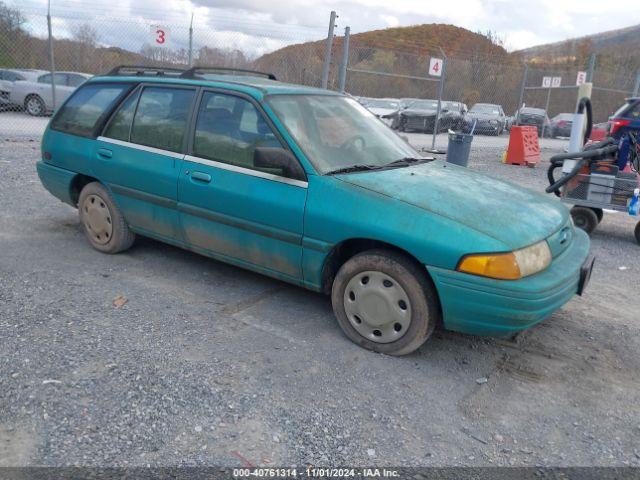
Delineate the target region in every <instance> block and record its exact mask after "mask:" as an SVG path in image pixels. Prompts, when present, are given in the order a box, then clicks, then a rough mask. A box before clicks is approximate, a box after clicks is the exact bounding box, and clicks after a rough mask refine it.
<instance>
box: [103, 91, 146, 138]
mask: <svg viewBox="0 0 640 480" xmlns="http://www.w3.org/2000/svg"><path fill="white" fill-rule="evenodd" d="M137 103H138V92H136V93H135V94H133V95H131V96H130V97H129V98H127V99H126V100H125V101H124V103H123V104H122V105H121V106H120V108H119V109H118V111H117V112H116V114H115V115H114V116H113V118H112V119H111V121H110V122H109V125H107V128H106V129H105V131H104V133H103V136H105V137H109V138H114V139H116V140H122V141H125V142H128V141H129V131H130V130H131V122H132V121H133V114H134V113H135V111H136V105H137Z"/></svg>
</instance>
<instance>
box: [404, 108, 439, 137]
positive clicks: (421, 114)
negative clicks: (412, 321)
mask: <svg viewBox="0 0 640 480" xmlns="http://www.w3.org/2000/svg"><path fill="white" fill-rule="evenodd" d="M437 110H438V101H437V100H415V101H413V102H411V103H410V104H409V106H407V107H406V108H405V109H403V110H401V111H400V113H399V114H398V125H397V126H398V130H400V131H401V132H413V131H415V132H425V133H427V132H433V128H434V126H435V122H436V111H437Z"/></svg>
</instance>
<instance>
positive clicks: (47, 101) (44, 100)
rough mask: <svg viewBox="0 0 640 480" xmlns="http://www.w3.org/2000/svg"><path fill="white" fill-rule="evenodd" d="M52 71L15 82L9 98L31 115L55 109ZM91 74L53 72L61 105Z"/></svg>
mask: <svg viewBox="0 0 640 480" xmlns="http://www.w3.org/2000/svg"><path fill="white" fill-rule="evenodd" d="M51 78H52V77H51V73H45V74H43V75H40V76H38V78H37V79H35V80H31V81H27V80H20V81H17V82H15V83H14V84H13V89H12V90H11V93H10V95H9V100H10V101H11V103H13V104H15V105H22V106H24V109H25V111H26V112H27V113H28V114H29V115H33V116H36V117H37V116H40V115H46V114H48V113H50V112H52V111H53V109H54V105H53V95H52V93H53V92H52V91H51V90H52V88H51ZM89 78H91V75H89V74H87V73H78V72H56V73H54V74H53V80H54V81H55V89H56V102H57V105H60V104H61V103H62V102H64V101H65V100H66V99H67V97H69V95H71V94H72V93H73V91H74V90H75V89H76V88H78V87H79V86H80V85H82V84H83V83H84V82H85V81H86V80H87V79H89Z"/></svg>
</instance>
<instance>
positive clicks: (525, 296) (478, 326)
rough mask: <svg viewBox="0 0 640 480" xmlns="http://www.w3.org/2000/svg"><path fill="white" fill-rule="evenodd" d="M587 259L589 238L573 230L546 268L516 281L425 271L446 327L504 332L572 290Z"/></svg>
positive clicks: (534, 318) (528, 322)
mask: <svg viewBox="0 0 640 480" xmlns="http://www.w3.org/2000/svg"><path fill="white" fill-rule="evenodd" d="M588 257H589V237H588V236H587V234H586V233H584V232H583V231H582V230H580V229H576V230H575V233H574V239H573V242H572V244H571V246H570V247H569V248H567V249H566V250H565V251H564V252H562V253H561V254H560V255H558V256H557V257H556V258H554V259H553V262H552V263H551V265H549V267H547V269H546V270H544V271H543V272H540V273H537V274H535V275H531V276H530V277H526V278H523V279H521V280H515V281H510V280H494V279H490V278H484V277H479V276H476V275H469V274H466V273H461V272H457V271H452V270H446V269H442V268H436V267H427V270H428V271H429V273H430V274H431V278H432V279H433V282H434V283H435V286H436V289H437V291H438V294H439V296H440V303H441V306H442V316H443V322H444V326H445V328H446V329H448V330H455V331H458V332H464V333H470V334H474V335H491V336H509V335H511V334H512V333H514V332H517V331H519V330H524V329H527V328H530V327H532V326H534V325H535V324H537V323H539V322H541V321H543V320H544V319H546V318H547V317H548V316H549V315H551V314H552V313H553V312H555V311H556V310H558V309H559V308H560V307H562V306H563V305H564V304H565V303H567V302H568V301H569V300H570V299H571V298H572V297H573V296H574V295H575V294H576V293H578V291H579V289H580V287H581V286H582V285H583V283H584V280H582V279H583V278H584V277H585V275H586V272H585V269H584V268H583V266H584V265H589V266H590V265H591V264H592V263H590V261H589V260H588ZM589 273H590V271H589ZM586 280H587V281H588V278H586Z"/></svg>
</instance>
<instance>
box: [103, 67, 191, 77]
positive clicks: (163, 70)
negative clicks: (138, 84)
mask: <svg viewBox="0 0 640 480" xmlns="http://www.w3.org/2000/svg"><path fill="white" fill-rule="evenodd" d="M184 71H185V70H184V68H175V67H149V66H146V65H118V66H117V67H114V68H112V69H111V70H109V72H107V73H106V75H107V76H117V75H125V76H135V77H151V76H155V77H162V76H164V75H167V74H168V75H175V76H177V75H179V74H181V73H183V72H184Z"/></svg>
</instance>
